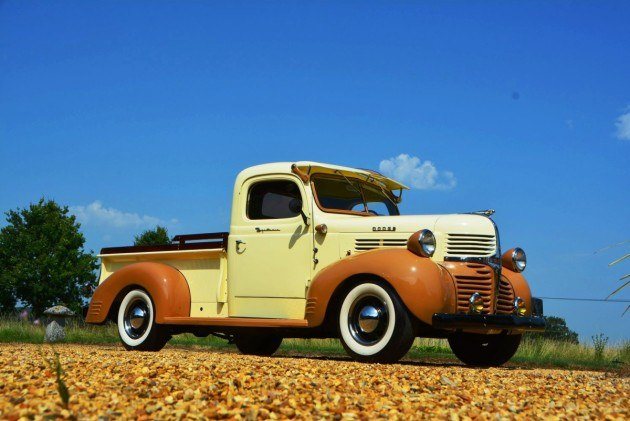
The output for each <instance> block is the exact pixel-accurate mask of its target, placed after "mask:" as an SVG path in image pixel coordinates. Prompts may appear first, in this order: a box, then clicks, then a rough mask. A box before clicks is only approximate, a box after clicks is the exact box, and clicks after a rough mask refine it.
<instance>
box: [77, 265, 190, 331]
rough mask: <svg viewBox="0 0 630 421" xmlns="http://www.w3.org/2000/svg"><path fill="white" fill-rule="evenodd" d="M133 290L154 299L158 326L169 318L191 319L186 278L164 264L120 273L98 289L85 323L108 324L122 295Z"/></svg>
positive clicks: (110, 277)
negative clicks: (107, 321) (110, 315)
mask: <svg viewBox="0 0 630 421" xmlns="http://www.w3.org/2000/svg"><path fill="white" fill-rule="evenodd" d="M133 288H141V289H144V290H145V291H147V292H148V293H149V295H150V296H151V299H152V300H153V305H154V307H155V321H156V323H163V322H164V318H165V317H189V316H190V289H189V288H188V282H186V278H185V277H184V275H182V273H181V272H180V271H178V270H177V269H175V268H174V267H172V266H169V265H166V264H163V263H155V262H141V263H133V264H131V265H129V266H125V267H123V268H121V269H119V270H117V271H116V272H114V273H113V274H111V275H110V276H109V277H108V278H107V279H106V280H105V281H104V282H103V283H101V284H100V285H99V286H98V288H96V291H94V296H93V297H92V300H91V301H90V308H89V309H88V314H87V317H86V319H85V321H86V322H87V323H96V324H98V323H103V322H105V321H106V319H107V315H108V314H109V312H110V309H111V308H112V305H114V303H115V302H116V300H117V299H120V298H121V297H120V294H121V293H122V292H124V291H125V290H129V289H133Z"/></svg>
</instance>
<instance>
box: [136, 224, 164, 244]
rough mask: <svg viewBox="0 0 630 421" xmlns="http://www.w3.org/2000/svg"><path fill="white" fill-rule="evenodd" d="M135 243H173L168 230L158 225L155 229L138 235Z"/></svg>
mask: <svg viewBox="0 0 630 421" xmlns="http://www.w3.org/2000/svg"><path fill="white" fill-rule="evenodd" d="M133 244H134V245H136V246H163V245H166V244H171V239H170V237H169V236H168V230H167V229H166V228H165V227H161V226H159V225H158V226H156V227H155V228H154V229H149V230H146V231H144V232H143V233H142V234H140V235H136V236H135V238H134V242H133Z"/></svg>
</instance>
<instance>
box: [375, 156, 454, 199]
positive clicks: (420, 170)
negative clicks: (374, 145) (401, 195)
mask: <svg viewBox="0 0 630 421" xmlns="http://www.w3.org/2000/svg"><path fill="white" fill-rule="evenodd" d="M379 169H380V171H381V172H382V173H383V174H385V175H386V176H388V177H391V178H393V179H396V180H398V181H400V182H402V183H404V184H409V185H410V187H412V188H414V189H420V190H450V189H452V188H453V187H455V186H456V185H457V180H456V179H455V175H454V174H453V173H452V172H450V171H438V169H437V168H435V165H433V163H432V162H431V161H424V162H423V161H421V160H420V158H418V157H416V156H409V155H407V154H404V153H403V154H400V155H398V156H397V157H395V158H390V159H384V160H383V161H381V163H380V165H379Z"/></svg>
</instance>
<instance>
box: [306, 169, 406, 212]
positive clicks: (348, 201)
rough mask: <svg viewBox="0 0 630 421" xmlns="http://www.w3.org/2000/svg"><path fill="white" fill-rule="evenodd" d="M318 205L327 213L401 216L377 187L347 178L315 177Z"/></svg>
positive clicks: (314, 184) (314, 183)
mask: <svg viewBox="0 0 630 421" xmlns="http://www.w3.org/2000/svg"><path fill="white" fill-rule="evenodd" d="M313 186H314V190H315V199H316V201H317V205H318V206H319V207H320V208H321V209H322V210H323V211H327V212H340V213H357V214H362V215H400V212H399V211H398V207H397V206H396V204H395V203H394V202H393V201H392V200H391V199H390V198H389V197H387V194H385V192H383V191H382V190H381V189H380V188H378V187H377V186H373V185H371V184H368V183H364V182H362V181H359V180H356V179H350V178H345V177H332V176H325V177H324V176H320V177H313Z"/></svg>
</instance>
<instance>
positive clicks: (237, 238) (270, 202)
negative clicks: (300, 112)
mask: <svg viewBox="0 0 630 421" xmlns="http://www.w3.org/2000/svg"><path fill="white" fill-rule="evenodd" d="M239 195H240V197H239V200H238V203H239V208H240V209H239V212H238V213H235V214H233V217H234V216H236V215H238V217H237V219H239V220H238V221H232V226H231V229H230V241H229V244H228V247H229V250H228V262H229V264H228V285H229V293H228V300H229V305H228V308H229V315H230V316H232V317H269V318H290V319H303V318H304V309H305V299H306V286H307V284H308V281H309V279H310V271H311V261H312V258H313V256H312V248H313V234H312V229H311V227H310V226H309V225H307V224H306V223H305V219H307V218H306V216H307V215H306V214H305V215H304V217H303V216H302V215H301V214H300V213H299V212H297V211H296V209H298V208H299V206H296V204H297V202H296V201H301V203H308V202H306V195H305V191H304V186H303V184H302V183H301V181H300V180H299V179H298V178H296V177H293V176H289V175H277V176H263V177H255V178H252V179H250V180H247V181H246V182H245V183H244V184H243V187H242V188H241V191H240V193H239ZM292 202H293V203H292ZM291 205H292V206H291ZM307 208H308V206H302V209H303V211H304V212H306V213H310V212H309V211H308V209H307ZM307 220H308V219H307Z"/></svg>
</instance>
